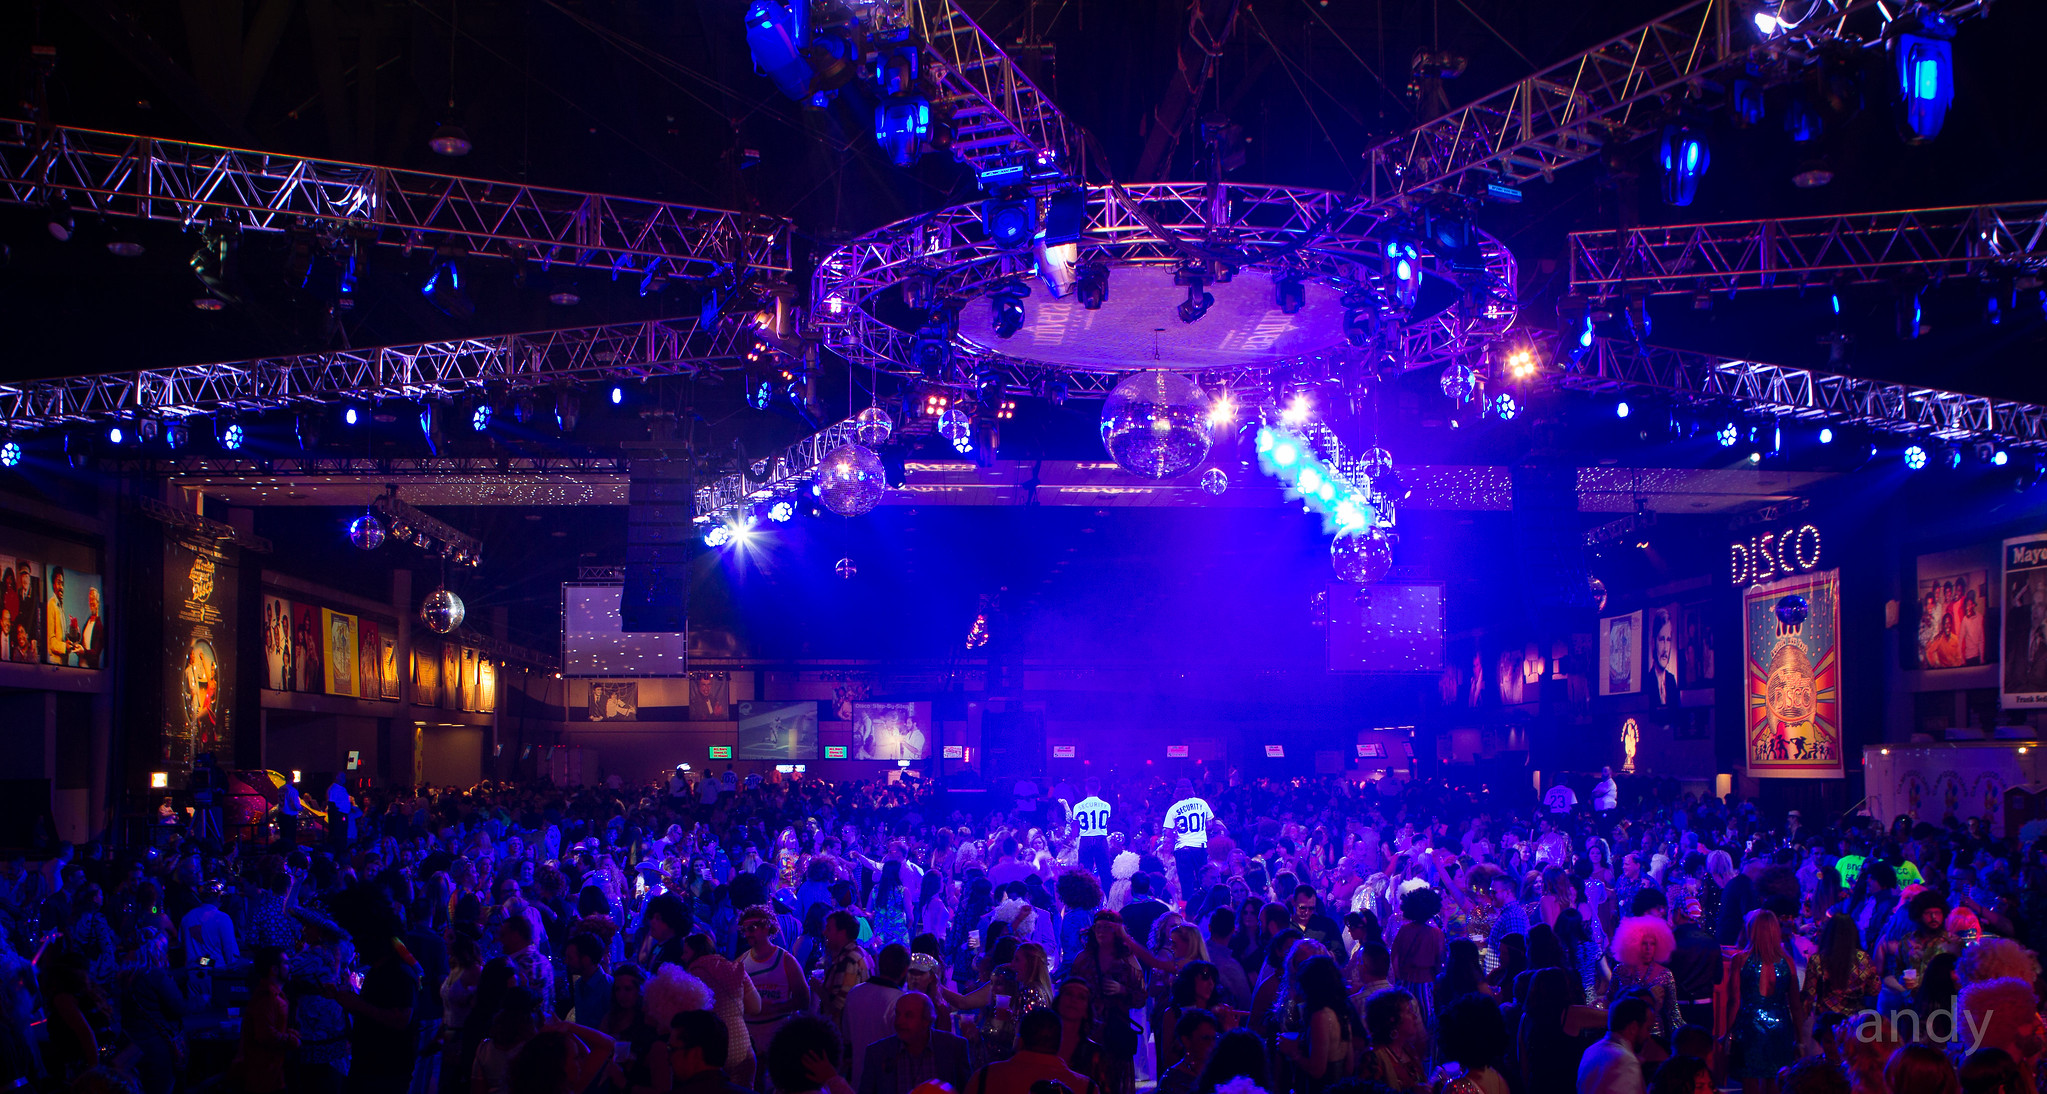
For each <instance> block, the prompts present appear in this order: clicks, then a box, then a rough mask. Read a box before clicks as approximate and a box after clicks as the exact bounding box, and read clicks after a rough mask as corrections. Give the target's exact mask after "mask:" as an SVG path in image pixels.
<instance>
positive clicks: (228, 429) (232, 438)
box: [220, 422, 248, 452]
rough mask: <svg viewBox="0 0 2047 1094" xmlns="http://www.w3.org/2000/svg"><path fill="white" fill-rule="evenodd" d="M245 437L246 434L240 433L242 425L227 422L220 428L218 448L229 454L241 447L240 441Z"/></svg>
mask: <svg viewBox="0 0 2047 1094" xmlns="http://www.w3.org/2000/svg"><path fill="white" fill-rule="evenodd" d="M247 437H248V434H246V433H244V432H243V431H242V423H240V422H228V423H227V424H226V425H223V426H221V427H220V447H222V448H225V449H227V450H228V451H229V452H233V451H235V450H236V449H239V448H240V447H242V441H243V440H245V439H247Z"/></svg>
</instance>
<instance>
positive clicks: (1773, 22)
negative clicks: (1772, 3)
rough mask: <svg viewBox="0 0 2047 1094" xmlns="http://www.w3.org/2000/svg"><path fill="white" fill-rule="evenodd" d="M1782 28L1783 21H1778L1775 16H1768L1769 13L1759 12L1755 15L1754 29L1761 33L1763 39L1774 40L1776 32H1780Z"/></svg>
mask: <svg viewBox="0 0 2047 1094" xmlns="http://www.w3.org/2000/svg"><path fill="white" fill-rule="evenodd" d="M1783 28H1784V23H1783V21H1781V20H1779V19H1778V18H1777V17H1776V16H1774V15H1772V14H1770V13H1769V12H1767V11H1759V12H1757V13H1756V29H1757V30H1759V31H1761V32H1762V34H1763V37H1765V38H1775V37H1776V36H1777V32H1778V31H1779V30H1782V29H1783Z"/></svg>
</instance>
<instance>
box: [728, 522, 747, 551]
mask: <svg viewBox="0 0 2047 1094" xmlns="http://www.w3.org/2000/svg"><path fill="white" fill-rule="evenodd" d="M726 527H727V528H729V529H731V532H732V545H733V546H734V547H751V546H753V539H754V526H753V520H752V519H751V518H749V519H748V520H747V521H746V522H745V523H743V524H742V523H738V522H733V523H730V524H727V525H726Z"/></svg>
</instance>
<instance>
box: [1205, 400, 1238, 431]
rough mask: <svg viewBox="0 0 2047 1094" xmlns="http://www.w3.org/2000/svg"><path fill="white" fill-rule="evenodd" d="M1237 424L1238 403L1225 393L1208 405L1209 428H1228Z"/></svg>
mask: <svg viewBox="0 0 2047 1094" xmlns="http://www.w3.org/2000/svg"><path fill="white" fill-rule="evenodd" d="M1235 424H1237V401H1236V400H1235V399H1234V398H1232V397H1231V396H1230V393H1229V392H1227V391H1225V392H1223V393H1222V394H1221V395H1218V396H1216V397H1215V400H1214V401H1213V402H1211V403H1209V404H1208V427H1209V428H1210V429H1216V428H1218V427H1228V426H1232V425H1235Z"/></svg>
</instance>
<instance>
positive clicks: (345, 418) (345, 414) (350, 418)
mask: <svg viewBox="0 0 2047 1094" xmlns="http://www.w3.org/2000/svg"><path fill="white" fill-rule="evenodd" d="M341 420H342V422H344V423H345V424H348V425H354V424H355V423H356V422H357V421H358V420H360V414H359V413H358V412H357V410H356V409H355V408H354V407H349V408H348V409H347V410H344V411H342V412H341Z"/></svg>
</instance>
